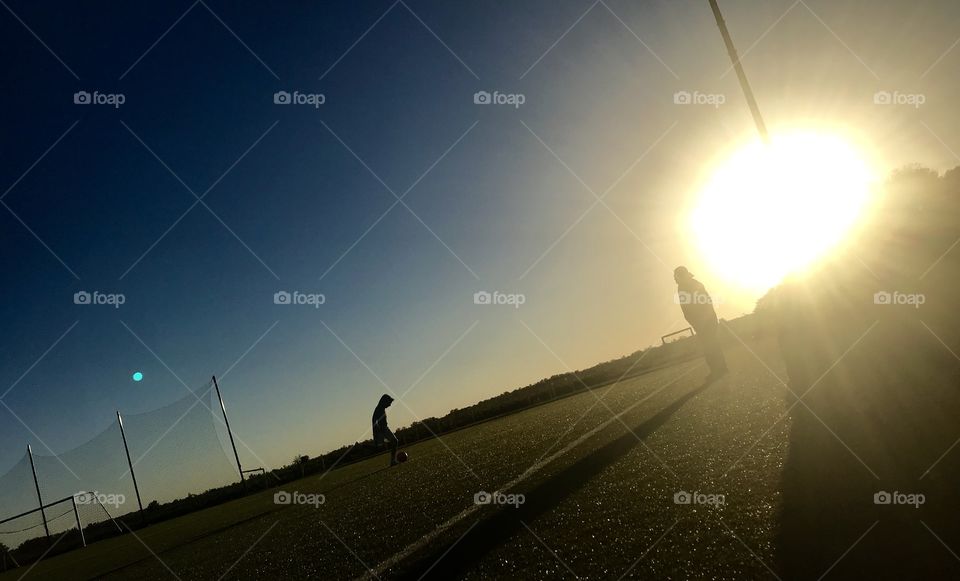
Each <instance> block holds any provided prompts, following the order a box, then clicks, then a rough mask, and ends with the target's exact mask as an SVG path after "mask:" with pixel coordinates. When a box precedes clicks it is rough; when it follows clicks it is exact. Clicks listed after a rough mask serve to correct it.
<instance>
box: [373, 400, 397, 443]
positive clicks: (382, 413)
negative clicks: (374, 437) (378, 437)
mask: <svg viewBox="0 0 960 581" xmlns="http://www.w3.org/2000/svg"><path fill="white" fill-rule="evenodd" d="M391 403H393V398H392V397H390V396H389V395H387V394H383V395H382V396H381V397H380V402H379V403H377V407H376V408H374V410H373V433H374V434H379V433H382V432H386V431H388V430H389V429H390V428H389V427H387V406H389V405H390V404H391Z"/></svg>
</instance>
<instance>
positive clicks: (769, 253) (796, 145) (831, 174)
mask: <svg viewBox="0 0 960 581" xmlns="http://www.w3.org/2000/svg"><path fill="white" fill-rule="evenodd" d="M872 180H873V172H872V171H871V169H870V166H869V164H868V163H867V162H866V161H865V160H864V158H863V157H862V156H861V154H860V153H859V152H858V150H857V149H856V148H855V147H853V146H852V145H851V144H850V142H848V141H847V140H845V139H844V138H842V137H839V136H836V135H831V134H826V133H818V132H795V133H788V134H781V135H775V136H772V137H771V142H770V143H769V144H766V145H765V144H763V143H762V142H760V141H755V142H752V143H750V144H748V145H746V146H744V147H742V148H740V149H738V150H737V151H735V152H734V153H733V154H732V155H731V156H730V157H728V158H727V159H726V160H724V161H723V162H722V163H721V164H720V165H719V166H718V168H717V169H716V171H715V172H714V173H713V175H712V176H711V177H710V179H709V181H708V182H707V184H706V186H705V187H704V188H703V190H702V192H701V194H700V197H699V200H698V202H697V204H696V206H695V207H694V209H693V211H692V212H691V214H690V221H691V223H690V226H691V227H692V230H693V234H694V237H695V240H696V247H697V249H698V250H699V252H700V253H701V255H702V257H703V258H704V259H705V261H706V263H707V265H708V267H709V268H710V269H711V270H713V271H714V272H715V273H716V274H717V275H718V276H719V277H721V278H722V279H724V280H725V281H727V282H728V283H730V284H732V285H734V286H737V287H741V288H743V289H745V290H749V291H753V292H763V291H765V290H767V289H769V288H771V287H772V286H774V285H776V284H777V283H778V282H780V281H781V280H782V279H783V277H784V276H786V275H787V274H789V273H791V272H795V271H798V270H801V269H803V268H804V267H806V266H808V265H809V264H810V263H811V262H813V261H814V260H815V259H817V258H819V257H821V256H823V255H824V254H825V253H826V252H827V251H828V250H830V249H831V248H833V247H835V246H836V245H837V244H838V243H839V242H841V241H842V240H843V238H844V236H845V235H846V234H847V233H848V232H849V231H850V229H851V227H852V226H853V225H854V224H855V222H856V220H857V218H858V216H859V215H860V213H861V211H862V210H863V208H864V205H865V204H866V202H867V200H868V198H869V192H870V184H871V182H872Z"/></svg>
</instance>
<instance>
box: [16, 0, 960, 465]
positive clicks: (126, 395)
mask: <svg viewBox="0 0 960 581" xmlns="http://www.w3.org/2000/svg"><path fill="white" fill-rule="evenodd" d="M288 4H290V5H289V6H284V7H282V8H280V7H278V5H275V4H262V3H252V4H244V5H242V6H239V5H236V3H228V2H221V1H218V0H207V1H206V2H205V3H195V4H192V5H191V3H190V1H189V0H187V1H185V2H170V3H155V4H144V3H121V4H119V5H118V4H115V3H109V4H108V3H99V2H94V3H89V2H87V3H66V4H64V5H62V6H59V7H58V8H57V10H53V9H51V8H49V7H47V6H45V5H43V4H38V3H34V2H24V1H19V0H17V1H13V0H10V1H8V3H7V4H6V6H8V8H7V9H5V10H0V45H2V48H3V55H4V57H3V61H4V62H3V67H2V69H0V75H2V81H3V82H2V86H3V87H4V90H3V91H2V92H0V116H2V122H3V128H4V130H3V132H2V135H0V159H2V165H0V192H2V196H3V198H2V202H3V204H4V205H5V208H0V260H2V264H3V268H4V286H3V300H2V301H0V324H2V325H3V328H4V340H3V341H2V344H0V350H2V352H0V395H3V397H2V400H0V401H2V403H3V404H4V405H3V406H0V418H2V419H0V443H2V445H0V470H3V469H4V467H6V466H8V465H10V464H11V463H13V462H14V461H15V460H16V459H18V458H19V457H20V456H21V455H22V451H23V447H24V445H25V444H26V443H28V442H29V443H32V444H33V445H34V448H35V449H37V450H38V451H48V450H51V449H52V450H53V451H54V452H60V451H63V450H66V449H69V448H71V447H73V446H74V445H76V444H78V443H81V442H83V441H86V440H88V439H89V438H91V437H93V436H94V435H95V434H96V433H98V432H99V431H100V430H102V429H103V428H104V427H105V426H107V425H108V424H109V423H110V422H111V421H113V413H114V410H115V409H118V408H119V409H121V410H123V411H126V412H129V413H137V412H144V411H148V410H151V409H155V408H157V407H160V406H163V405H166V404H169V403H170V402H172V401H174V400H177V399H178V398H180V397H182V396H183V395H184V394H186V391H185V389H184V386H183V384H181V380H182V382H183V383H185V384H187V385H188V386H190V387H191V388H197V387H200V386H201V385H203V384H204V383H205V382H206V381H207V380H208V379H209V377H210V376H211V375H213V374H217V375H223V376H224V378H223V381H222V384H221V387H222V388H223V390H224V395H225V397H226V399H227V405H228V408H229V411H230V413H231V422H232V424H233V426H234V428H235V431H236V432H237V434H238V435H239V436H240V437H241V439H242V440H243V442H245V444H246V445H248V446H249V449H247V448H246V446H241V450H240V453H241V457H242V458H243V460H244V463H245V464H247V465H251V466H252V465H259V464H260V463H261V462H263V463H265V464H266V465H267V466H268V467H273V466H279V465H281V464H284V463H287V462H289V461H290V459H291V458H292V457H293V456H294V454H297V453H307V454H311V455H314V454H317V453H319V452H322V451H325V450H328V449H330V448H333V447H336V446H339V445H342V444H344V443H347V442H353V441H354V440H357V439H361V438H362V437H365V435H366V433H365V432H366V430H367V429H368V428H369V421H370V414H371V413H372V408H373V406H374V405H375V403H376V401H377V399H378V397H379V395H380V394H381V393H383V392H384V391H385V388H384V386H383V385H381V383H380V381H383V382H384V383H386V384H387V385H389V386H390V387H391V389H393V390H395V391H396V392H397V393H404V392H406V391H407V390H408V388H410V387H411V386H413V387H412V389H411V390H410V391H409V393H408V394H407V395H406V396H405V397H404V398H403V399H404V402H405V405H399V404H395V405H394V406H393V408H392V409H391V415H390V420H391V424H392V425H394V426H403V425H406V424H409V423H410V422H411V421H413V420H415V419H417V418H418V417H419V418H425V417H429V416H434V415H442V414H444V413H446V412H447V411H449V410H450V409H451V408H454V407H461V406H464V405H469V404H470V403H473V402H475V401H477V400H479V399H482V398H485V397H489V396H492V395H495V394H497V393H500V392H502V391H504V390H507V389H513V388H515V387H519V386H522V385H525V384H528V383H530V382H533V381H536V380H537V379H540V378H541V377H544V376H547V375H552V374H554V373H558V372H564V371H568V370H569V369H582V368H585V367H588V366H590V365H592V364H594V363H597V362H600V361H604V360H608V359H611V358H614V357H618V356H621V355H624V354H626V353H630V352H632V351H635V350H637V349H640V348H643V347H645V346H648V345H651V344H654V343H657V342H658V341H659V337H660V336H661V335H663V334H665V333H667V332H669V331H673V330H677V329H679V328H681V327H683V326H685V325H681V323H680V312H679V309H678V308H677V306H676V305H675V304H674V302H673V295H672V293H673V288H674V287H673V281H672V278H671V273H670V271H671V270H672V268H673V267H674V266H675V265H677V264H688V265H689V266H690V267H691V270H692V271H694V272H695V273H697V274H698V275H700V278H701V279H702V280H704V282H705V283H706V284H707V286H708V288H709V289H710V290H711V291H712V292H713V293H714V294H718V295H722V296H725V297H726V298H728V300H727V301H725V302H724V303H723V304H722V305H720V309H719V310H720V314H721V316H727V317H732V316H736V315H737V314H740V313H742V312H748V311H750V310H751V309H752V304H753V301H754V300H755V299H756V296H754V295H750V294H749V293H743V292H741V291H740V290H738V289H735V288H732V287H731V288H727V287H725V286H724V281H721V280H719V279H715V278H712V277H711V272H710V271H709V268H708V267H707V266H706V265H703V264H702V261H700V259H699V257H698V256H697V254H696V252H695V251H694V249H693V248H692V247H691V244H690V233H689V232H688V230H687V215H688V213H689V209H690V207H691V204H692V203H693V202H692V201H693V200H695V199H696V194H697V192H698V188H699V187H701V186H702V184H703V182H704V180H705V179H706V177H707V175H708V174H709V171H710V169H711V167H712V166H713V164H715V163H716V160H717V159H718V158H719V157H721V156H723V155H724V153H725V152H728V151H729V150H730V149H731V148H732V147H734V146H735V145H736V144H738V143H740V142H743V141H744V140H747V139H751V138H753V135H754V133H753V126H752V121H751V119H750V116H749V114H748V112H747V109H746V107H745V105H744V102H743V98H742V94H741V92H740V89H739V87H738V85H737V81H736V77H735V76H734V75H733V74H732V73H731V72H729V60H728V58H727V55H726V53H725V52H724V49H723V45H722V42H721V39H720V35H719V33H718V31H717V28H716V26H715V23H714V21H713V15H712V13H711V11H710V9H709V6H708V4H707V2H706V0H702V1H700V0H696V1H694V0H671V1H666V0H665V1H645V2H630V1H625V0H607V1H606V2H605V3H593V2H591V1H589V0H587V1H576V2H573V1H571V2H566V1H564V2H559V1H556V0H550V1H539V0H537V1H524V2H515V1H503V2H477V3H466V2H442V1H424V0H407V1H406V2H405V3H404V2H400V3H396V4H392V3H391V2H389V1H387V2H362V3H357V2H330V3H322V4H314V3H288ZM721 5H722V7H723V9H724V11H725V15H726V17H727V21H728V23H729V26H730V30H731V33H732V35H733V37H734V39H735V41H736V42H737V44H738V47H739V48H740V51H741V53H742V54H743V57H744V58H743V60H744V63H745V66H746V68H747V72H748V74H749V76H750V80H751V82H752V84H753V87H754V90H755V92H756V95H757V98H758V100H759V102H760V106H761V108H762V110H763V113H764V116H765V117H766V119H767V123H768V125H769V126H770V127H771V128H772V129H773V130H777V129H778V128H785V127H795V126H801V127H818V128H825V129H826V130H830V131H835V132H839V133H842V134H844V135H847V136H848V137H849V138H850V139H851V140H853V141H854V142H856V143H857V144H858V145H859V146H860V147H862V148H863V151H864V152H865V155H867V156H869V157H870V159H871V160H872V162H873V163H874V164H875V165H876V167H877V168H878V169H879V170H880V171H881V172H886V171H889V170H890V169H892V168H895V167H897V166H900V165H903V164H905V163H910V162H919V163H922V164H925V165H928V166H930V167H933V168H936V169H941V170H943V169H947V168H949V167H953V166H954V165H956V164H957V163H958V160H957V158H956V155H955V154H954V153H953V152H957V151H960V118H958V116H957V115H956V104H957V102H958V100H960V99H958V97H960V95H958V90H960V85H958V83H957V81H956V79H957V75H956V72H957V68H958V66H960V46H957V40H958V38H960V4H957V3H956V2H953V1H948V0H944V1H939V2H935V1H922V0H918V1H914V2H909V3H904V2H897V3H893V2H891V3H877V2H872V1H866V0H861V1H839V0H805V1H801V2H796V3H795V2H793V1H792V0H764V1H758V0H729V1H726V2H722V3H721ZM79 91H86V92H88V93H90V94H91V95H92V94H93V93H94V92H97V93H98V95H99V96H100V97H101V98H103V99H108V100H109V99H110V97H104V96H105V95H116V94H120V95H122V96H123V101H124V102H123V103H122V104H120V105H119V106H116V107H115V106H112V105H110V104H95V103H94V104H75V103H74V95H75V93H77V92H79ZM278 91H287V92H289V93H291V94H292V93H294V91H298V92H299V93H300V94H301V96H302V95H312V94H322V95H323V100H324V102H323V103H322V104H319V105H318V106H316V107H314V106H312V105H311V104H309V103H305V104H288V105H284V104H275V103H274V95H275V93H277V92H278ZM478 91H487V92H489V93H491V94H492V93H494V92H498V93H499V94H500V96H501V97H502V98H503V99H505V100H511V99H512V100H513V101H516V100H517V98H516V97H508V96H510V95H522V100H523V103H522V104H520V105H519V106H513V105H511V104H487V105H483V104H476V103H475V102H474V98H475V93H476V92H478ZM678 91H688V92H690V93H691V94H694V95H697V94H699V95H701V96H703V95H706V96H708V97H709V96H714V97H715V96H716V95H722V96H723V97H724V102H723V104H721V105H719V106H712V105H696V104H693V105H678V104H676V103H675V102H674V95H675V93H676V92H678ZM878 91H887V92H889V93H891V94H892V95H894V97H893V99H897V98H901V100H903V102H904V103H906V102H907V101H910V99H911V98H913V100H912V101H910V102H911V103H916V98H915V96H916V95H922V97H923V99H922V100H923V103H922V104H920V105H919V106H912V105H911V104H900V105H897V104H893V105H882V104H880V105H878V104H876V103H875V100H874V95H875V94H876V93H877V92H878ZM713 100H714V101H716V99H715V98H714V99H713ZM395 196H397V197H402V200H403V201H402V203H397V197H395ZM597 196H598V197H602V202H599V203H598V202H597ZM197 197H201V198H202V203H197ZM79 291H87V292H90V293H93V292H94V291H97V292H99V293H104V294H109V293H122V294H123V296H124V299H125V302H124V304H123V305H121V306H120V307H119V308H114V307H112V306H109V305H77V304H74V293H77V292H79ZM278 291H289V292H293V291H298V292H300V293H307V294H310V293H322V294H323V295H324V296H325V299H326V300H325V303H324V304H323V305H321V306H319V308H313V307H312V306H310V305H283V304H281V305H277V304H274V293H276V292H278ZM477 291H490V292H492V291H499V292H501V293H508V294H509V293H522V294H523V295H524V297H525V303H524V304H523V305H522V306H520V307H519V308H513V307H512V306H508V305H475V304H474V300H473V296H474V293H475V292H477ZM228 370H229V372H228ZM134 371H141V372H142V373H143V374H144V378H143V380H142V381H140V382H134V381H132V379H131V374H132V373H133V372H134ZM251 450H252V452H251ZM254 455H255V456H256V457H254Z"/></svg>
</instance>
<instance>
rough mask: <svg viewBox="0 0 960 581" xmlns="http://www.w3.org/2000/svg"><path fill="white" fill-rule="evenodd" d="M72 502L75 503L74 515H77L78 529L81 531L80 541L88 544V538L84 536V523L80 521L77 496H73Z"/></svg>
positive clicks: (84, 544) (85, 544)
mask: <svg viewBox="0 0 960 581" xmlns="http://www.w3.org/2000/svg"><path fill="white" fill-rule="evenodd" d="M70 502H72V503H73V516H75V517H77V530H78V531H80V542H81V543H83V546H84V547H86V546H87V538H86V537H84V536H83V524H82V523H81V522H80V511H79V510H77V496H76V495H74V496H71V497H70Z"/></svg>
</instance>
